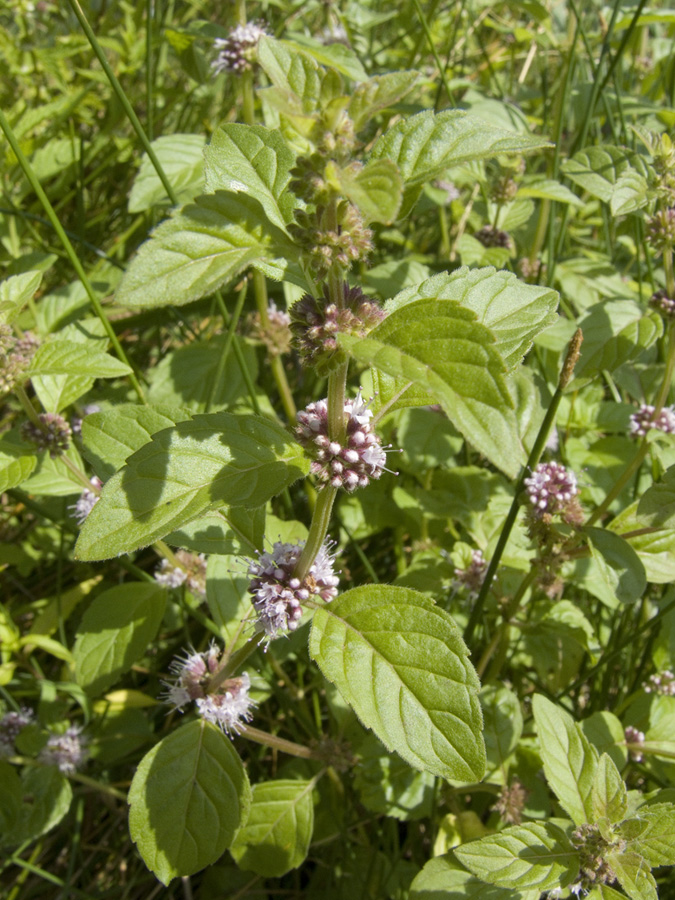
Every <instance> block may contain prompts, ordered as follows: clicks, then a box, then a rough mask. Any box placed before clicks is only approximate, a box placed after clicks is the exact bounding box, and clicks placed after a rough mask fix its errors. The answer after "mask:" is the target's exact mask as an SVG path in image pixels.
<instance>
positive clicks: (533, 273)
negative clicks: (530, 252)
mask: <svg viewBox="0 0 675 900" xmlns="http://www.w3.org/2000/svg"><path fill="white" fill-rule="evenodd" d="M517 269H518V275H519V276H520V277H521V278H522V279H523V281H535V282H536V281H539V279H542V280H543V279H544V278H545V277H546V271H547V270H546V263H545V262H542V261H541V260H540V259H535V260H531V259H530V258H529V257H527V256H523V257H522V258H521V259H519V260H518V265H517Z"/></svg>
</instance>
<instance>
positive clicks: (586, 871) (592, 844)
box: [570, 825, 616, 896]
mask: <svg viewBox="0 0 675 900" xmlns="http://www.w3.org/2000/svg"><path fill="white" fill-rule="evenodd" d="M570 840H571V842H572V844H573V845H574V847H576V849H577V850H578V851H579V874H578V876H577V879H576V881H575V883H574V884H572V885H570V890H571V891H572V893H574V894H577V896H578V895H579V894H580V893H582V892H583V893H584V894H587V893H588V892H589V891H590V890H591V889H592V888H593V887H595V886H597V885H598V884H612V882H613V881H616V875H615V874H614V870H613V869H612V867H611V866H610V864H609V863H608V862H607V860H606V858H605V857H606V856H607V855H608V853H609V852H610V851H611V850H612V849H614V846H613V844H611V843H609V842H608V841H607V840H605V838H603V836H602V834H601V833H600V829H599V828H598V826H597V825H579V826H578V827H577V828H575V829H574V831H573V832H572V834H571V836H570Z"/></svg>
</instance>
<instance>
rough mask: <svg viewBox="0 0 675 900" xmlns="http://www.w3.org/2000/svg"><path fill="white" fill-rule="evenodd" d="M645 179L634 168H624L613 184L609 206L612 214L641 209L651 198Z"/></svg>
mask: <svg viewBox="0 0 675 900" xmlns="http://www.w3.org/2000/svg"><path fill="white" fill-rule="evenodd" d="M653 196H654V194H653V192H652V191H650V190H649V185H648V184H647V179H646V178H645V177H644V175H640V174H639V172H636V171H635V170H634V169H626V171H625V172H623V173H622V174H621V175H620V176H619V180H618V181H617V183H616V184H615V185H614V190H613V191H612V198H611V200H610V202H609V208H610V210H611V212H612V215H614V216H625V215H626V214H627V213H631V212H637V210H639V209H643V208H644V207H645V206H647V204H648V203H649V201H650V200H652V199H653Z"/></svg>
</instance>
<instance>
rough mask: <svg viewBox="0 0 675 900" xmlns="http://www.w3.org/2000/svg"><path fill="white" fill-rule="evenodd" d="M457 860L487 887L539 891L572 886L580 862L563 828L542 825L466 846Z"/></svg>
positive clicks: (459, 850)
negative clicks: (494, 885) (495, 886)
mask: <svg viewBox="0 0 675 900" xmlns="http://www.w3.org/2000/svg"><path fill="white" fill-rule="evenodd" d="M455 856H456V857H457V859H458V860H459V861H460V862H461V863H462V865H464V866H466V867H467V869H468V870H469V871H470V872H473V874H474V875H475V876H476V877H477V878H480V879H481V881H487V882H488V884H496V885H498V886H502V887H509V888H516V889H519V890H523V889H527V888H537V890H540V891H546V890H549V889H550V888H554V887H559V886H561V885H566V884H569V883H570V882H571V881H572V880H573V879H574V877H575V875H576V873H577V870H578V858H579V854H578V852H577V851H576V850H575V849H574V848H573V847H572V845H571V844H570V842H569V841H568V840H567V838H566V837H565V833H564V832H563V831H562V830H561V829H560V828H557V827H556V826H555V825H552V824H550V823H545V824H540V823H539V822H530V823H529V824H527V825H514V826H513V827H512V828H505V829H504V830H503V831H500V832H499V833H498V834H491V835H488V836H487V837H484V838H480V839H479V840H477V841H471V842H470V843H468V844H463V845H462V846H461V847H457V848H456V850H455Z"/></svg>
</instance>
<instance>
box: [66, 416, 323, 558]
mask: <svg viewBox="0 0 675 900" xmlns="http://www.w3.org/2000/svg"><path fill="white" fill-rule="evenodd" d="M308 471H309V462H308V461H307V460H306V459H305V457H304V454H303V451H302V448H301V447H300V446H299V445H298V444H297V443H296V442H295V441H294V440H292V438H291V437H290V436H289V434H288V432H287V431H286V430H285V429H284V428H282V427H281V426H280V425H277V424H276V423H275V422H272V421H271V420H269V419H264V418H262V417H261V416H236V415H233V414H231V413H213V414H211V415H200V416H195V417H194V418H193V419H192V420H190V421H189V422H179V423H178V424H177V425H176V426H174V427H173V428H166V429H164V430H163V431H160V432H158V433H157V434H155V435H153V437H152V439H151V440H150V441H149V442H148V443H147V444H145V445H144V446H143V447H141V449H140V450H138V451H136V453H134V454H133V456H131V457H130V458H129V459H128V460H127V463H126V465H125V466H124V468H123V469H121V470H120V471H119V472H117V473H116V474H115V475H114V476H113V477H112V478H111V479H110V481H108V483H107V484H106V485H105V487H104V488H103V492H102V494H101V497H100V499H99V501H98V503H97V504H96V506H95V507H94V508H93V510H92V511H91V513H90V514H89V517H88V518H87V521H86V522H85V523H84V526H83V528H82V531H81V533H80V537H79V540H78V542H77V545H76V555H77V556H78V558H79V559H86V560H92V559H109V558H110V557H112V556H117V555H119V554H120V553H131V552H132V551H133V550H137V549H138V548H139V547H147V546H148V544H151V543H152V542H153V541H155V540H157V539H158V538H162V537H164V536H165V535H167V534H168V533H169V532H171V531H174V530H175V529H177V528H180V527H181V526H183V525H185V524H187V523H188V522H191V521H192V520H193V519H195V518H197V516H199V515H201V514H202V513H205V512H207V511H208V510H211V509H218V508H221V507H223V506H227V505H231V506H245V507H248V508H252V507H257V506H261V505H262V504H263V503H266V502H267V501H268V500H270V499H271V498H272V497H274V496H275V495H276V494H279V493H281V491H283V490H284V488H286V487H288V486H289V485H290V484H292V483H293V482H294V481H296V480H297V479H298V478H300V477H301V476H303V475H306V474H307V473H308Z"/></svg>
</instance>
